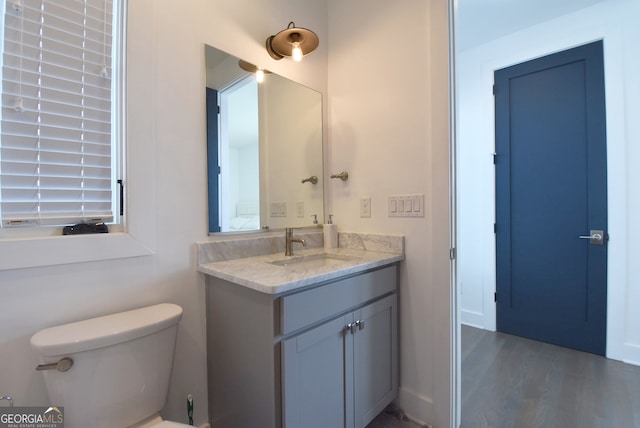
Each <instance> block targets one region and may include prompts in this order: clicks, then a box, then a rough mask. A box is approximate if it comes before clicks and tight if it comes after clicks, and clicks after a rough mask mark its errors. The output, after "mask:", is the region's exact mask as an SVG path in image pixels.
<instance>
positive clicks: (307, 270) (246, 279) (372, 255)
mask: <svg viewBox="0 0 640 428" xmlns="http://www.w3.org/2000/svg"><path fill="white" fill-rule="evenodd" d="M325 252H326V253H330V254H331V255H333V256H335V257H336V258H337V259H340V260H335V261H334V263H333V264H331V265H329V266H305V265H304V264H295V263H293V264H289V265H284V266H279V265H276V264H273V263H272V262H273V261H276V262H278V261H280V260H284V259H286V256H285V255H284V253H276V254H268V255H261V256H254V257H247V258H238V259H232V260H223V261H216V262H210V263H203V264H200V265H199V266H198V271H200V272H202V273H205V274H207V275H211V276H214V277H216V278H221V279H224V280H227V281H230V282H233V283H236V284H239V285H242V286H245V287H248V288H251V289H253V290H256V291H259V292H262V293H267V294H280V293H285V292H288V291H292V290H296V289H299V288H303V287H306V286H310V285H313V284H317V283H319V282H323V281H327V280H331V279H337V278H340V277H343V276H345V275H351V274H354V273H359V272H364V271H366V270H369V269H373V268H376V267H382V266H386V265H390V264H393V263H396V262H399V261H402V260H404V254H403V253H400V254H397V253H389V252H381V251H371V250H367V249H354V248H331V249H324V248H311V249H302V250H296V251H295V255H294V256H293V257H294V258H295V257H298V256H307V257H308V256H309V255H315V254H319V253H325ZM312 257H313V256H312ZM342 259H344V260H342Z"/></svg>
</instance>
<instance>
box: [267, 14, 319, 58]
mask: <svg viewBox="0 0 640 428" xmlns="http://www.w3.org/2000/svg"><path fill="white" fill-rule="evenodd" d="M319 43H320V42H319V40H318V35H317V34H316V33H314V32H313V31H311V30H308V29H306V28H298V27H296V24H294V23H293V21H291V22H290V23H289V25H288V26H287V28H286V29H284V30H282V31H280V32H279V33H278V34H276V35H275V36H269V37H268V38H267V41H266V43H265V44H266V46H267V52H269V55H271V58H273V59H275V60H281V59H282V58H284V57H285V56H287V57H291V58H293V60H294V61H300V60H302V57H303V56H305V55H307V54H310V53H311V52H313V51H314V50H315V49H316V48H317V47H318V44H319Z"/></svg>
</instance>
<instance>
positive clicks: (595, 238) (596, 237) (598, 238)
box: [578, 230, 604, 245]
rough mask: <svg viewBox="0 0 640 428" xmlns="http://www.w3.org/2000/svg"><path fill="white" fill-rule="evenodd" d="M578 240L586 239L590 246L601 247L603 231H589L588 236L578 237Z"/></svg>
mask: <svg viewBox="0 0 640 428" xmlns="http://www.w3.org/2000/svg"><path fill="white" fill-rule="evenodd" d="M578 238H580V239H588V240H589V243H590V244H595V245H602V244H604V230H591V234H590V235H588V236H585V235H580V236H578Z"/></svg>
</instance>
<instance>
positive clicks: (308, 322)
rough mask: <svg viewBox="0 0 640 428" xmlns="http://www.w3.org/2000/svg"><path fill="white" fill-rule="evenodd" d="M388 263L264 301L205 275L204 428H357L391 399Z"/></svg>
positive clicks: (392, 288)
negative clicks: (206, 411)
mask: <svg viewBox="0 0 640 428" xmlns="http://www.w3.org/2000/svg"><path fill="white" fill-rule="evenodd" d="M396 290H397V267H396V265H395V264H392V265H388V266H386V267H382V268H378V269H375V270H371V271H367V272H363V273H360V274H354V275H350V276H347V277H342V278H338V279H334V280H331V281H325V282H322V283H319V284H316V285H314V286H310V287H306V288H305V289H303V290H302V291H293V292H288V293H282V294H281V295H273V294H267V293H261V292H258V291H255V290H252V289H250V288H247V287H244V286H240V285H237V284H234V283H232V282H229V281H226V280H223V279H220V278H216V277H213V276H207V288H206V294H207V305H206V306H207V368H208V384H209V415H210V418H211V426H212V428H218V427H225V428H227V427H230V426H237V427H243V428H252V427H256V428H265V427H267V428H280V427H284V428H312V427H331V428H334V427H335V428H337V427H346V428H364V427H365V426H366V424H367V423H368V422H369V421H371V420H372V419H373V418H374V417H375V416H376V415H377V414H378V413H379V412H380V411H382V410H383V409H384V407H385V406H386V405H388V404H389V403H390V402H391V401H392V400H393V399H394V398H395V396H396V394H397V389H398V381H397V294H396Z"/></svg>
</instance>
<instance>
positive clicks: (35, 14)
mask: <svg viewBox="0 0 640 428" xmlns="http://www.w3.org/2000/svg"><path fill="white" fill-rule="evenodd" d="M113 15H114V14H113V6H112V1H111V0H46V1H45V0H9V1H6V3H5V14H4V24H5V25H4V31H3V35H4V40H3V43H2V49H3V53H2V112H1V116H2V120H1V122H0V126H1V128H0V138H1V140H0V216H1V218H2V226H4V227H7V226H13V225H63V224H72V223H77V222H81V221H105V222H108V221H111V220H112V219H113V209H114V208H113V207H114V206H115V203H114V197H113V193H114V186H115V184H114V177H113V174H112V171H113V169H114V166H113V159H112V158H113V154H114V153H115V152H114V149H113V147H112V146H113V144H112V134H113V131H112V129H113V127H112V116H113V114H112V104H114V102H113V101H112V93H113V92H114V91H113V90H112V79H111V74H112V73H111V57H112V49H111V45H112V28H113V24H112V18H113Z"/></svg>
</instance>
